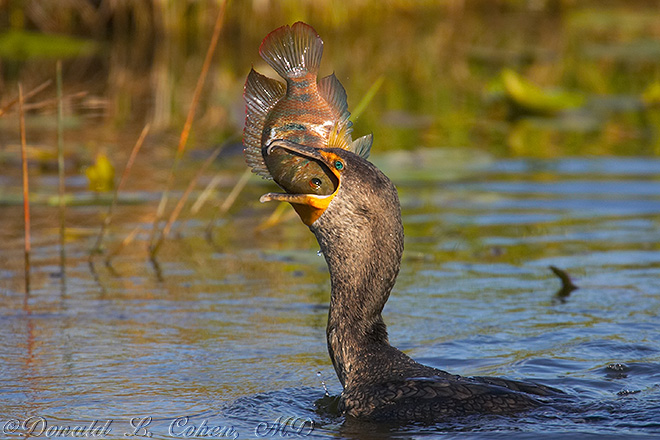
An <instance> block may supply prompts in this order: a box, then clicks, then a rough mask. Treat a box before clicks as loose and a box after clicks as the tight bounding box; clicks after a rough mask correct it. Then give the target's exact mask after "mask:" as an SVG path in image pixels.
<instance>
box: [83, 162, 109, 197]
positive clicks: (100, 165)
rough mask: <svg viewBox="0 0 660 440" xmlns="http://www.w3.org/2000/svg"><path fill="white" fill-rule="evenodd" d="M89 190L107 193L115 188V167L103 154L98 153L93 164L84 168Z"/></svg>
mask: <svg viewBox="0 0 660 440" xmlns="http://www.w3.org/2000/svg"><path fill="white" fill-rule="evenodd" d="M85 176H87V179H88V180H89V189H90V190H92V191H96V192H109V191H112V190H113V189H114V187H115V167H114V165H113V164H112V162H110V159H108V156H107V155H106V154H105V153H98V154H97V155H96V159H95V160H94V163H93V164H92V165H90V166H88V167H87V168H85Z"/></svg>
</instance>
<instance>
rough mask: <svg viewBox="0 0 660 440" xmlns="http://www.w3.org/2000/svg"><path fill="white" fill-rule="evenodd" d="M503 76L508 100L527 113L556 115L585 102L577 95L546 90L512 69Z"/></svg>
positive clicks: (505, 71) (504, 72)
mask: <svg viewBox="0 0 660 440" xmlns="http://www.w3.org/2000/svg"><path fill="white" fill-rule="evenodd" d="M501 76H502V82H503V84H504V90H505V92H506V96H507V98H509V100H510V101H512V102H513V104H514V105H516V107H517V108H518V109H519V110H521V111H523V112H525V113H531V114H540V115H554V114H557V113H559V112H561V111H564V110H567V109H572V108H576V107H580V106H582V105H583V104H584V101H585V99H584V96H582V95H579V94H577V93H571V92H567V91H562V90H557V91H554V90H544V89H542V88H540V87H539V86H537V85H536V84H534V83H532V82H531V81H529V80H527V79H525V78H523V77H522V76H521V75H519V74H518V73H516V72H514V71H513V70H511V69H504V70H503V71H502V74H501Z"/></svg>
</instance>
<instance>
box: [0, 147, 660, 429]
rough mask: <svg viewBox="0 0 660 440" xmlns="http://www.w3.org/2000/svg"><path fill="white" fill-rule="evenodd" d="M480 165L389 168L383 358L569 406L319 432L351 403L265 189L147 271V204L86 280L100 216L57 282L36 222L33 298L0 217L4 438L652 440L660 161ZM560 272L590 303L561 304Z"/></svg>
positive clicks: (325, 296)
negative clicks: (343, 400)
mask: <svg viewBox="0 0 660 440" xmlns="http://www.w3.org/2000/svg"><path fill="white" fill-rule="evenodd" d="M374 160H375V161H376V162H380V163H384V164H387V157H386V156H385V155H381V156H380V157H379V156H378V155H376V157H375V158H374ZM476 162H477V163H478V164H479V165H478V166H475V167H472V168H469V167H468V168H463V169H462V171H461V173H460V177H456V178H453V177H452V178H449V179H437V180H428V179H420V178H416V177H415V176H414V175H407V174H405V173H399V174H397V171H396V170H392V169H390V170H389V171H391V172H390V174H391V175H392V177H393V179H394V180H395V181H396V183H397V185H398V187H399V191H400V196H401V201H402V207H403V220H404V224H405V232H406V251H405V254H404V260H403V264H402V269H401V274H400V276H399V279H398V282H397V285H396V287H395V290H394V293H393V295H392V297H391V299H390V301H389V303H388V305H387V306H386V308H385V312H384V316H385V320H386V322H387V324H388V326H389V331H390V340H391V342H392V343H393V344H394V345H396V346H397V347H399V348H401V349H403V350H404V351H406V352H407V353H408V354H410V355H411V356H412V357H414V358H415V359H417V360H419V361H421V362H423V363H426V364H429V365H432V366H434V367H438V368H442V369H446V370H448V371H451V372H453V373H458V374H463V375H497V376H505V377H509V378H515V379H529V380H535V381H538V382H541V383H544V384H547V385H551V386H554V387H557V388H560V389H562V390H564V391H565V392H566V393H567V399H565V400H562V401H561V402H557V403H555V404H553V405H548V406H546V407H543V408H541V409H539V410H535V411H532V412H529V413H526V414H521V415H517V416H515V417H493V416H487V417H484V416H471V417H468V418H465V419H457V420H447V421H442V422H440V423H438V424H437V425H433V426H416V425H412V426H382V425H379V426H374V425H370V424H361V423H356V422H354V421H346V420H344V419H343V418H341V417H337V416H333V415H332V414H329V413H327V412H319V411H318V410H317V406H318V405H319V403H318V402H317V401H319V399H323V398H324V395H325V389H324V388H325V387H326V386H327V389H328V391H329V393H330V395H331V396H336V395H337V394H339V393H340V391H341V388H340V385H339V383H338V381H337V379H336V377H335V374H334V371H333V369H332V366H331V364H330V361H329V358H328V355H327V352H326V347H325V322H326V316H327V305H328V300H329V282H328V276H327V273H326V267H325V262H324V259H323V257H322V256H319V255H318V254H317V251H318V247H317V245H316V243H315V241H314V239H313V237H312V236H311V234H310V233H309V231H308V230H307V229H306V228H305V227H304V226H303V225H302V224H301V223H300V222H299V220H298V219H297V218H291V219H290V220H288V221H285V222H284V223H281V224H279V225H277V226H275V227H273V228H270V229H266V230H264V231H261V232H258V233H255V230H256V228H257V226H258V224H259V223H260V222H261V221H263V220H264V219H265V218H266V217H267V216H268V215H270V213H271V212H272V210H273V209H274V208H275V206H272V205H262V204H259V203H258V196H259V194H261V193H263V192H266V191H267V190H270V188H268V187H267V186H265V185H264V184H263V183H262V182H260V181H259V180H257V179H255V180H251V181H250V183H249V184H248V188H247V190H246V191H245V192H244V193H243V194H242V195H241V197H240V198H239V200H238V202H237V207H236V208H234V209H233V210H232V211H231V212H230V214H229V215H228V216H226V217H225V218H224V219H223V220H222V221H221V222H218V224H217V226H216V228H215V231H214V241H213V242H212V243H210V242H208V241H206V240H205V239H204V238H203V237H204V229H205V227H206V221H207V220H208V219H209V218H210V217H211V215H210V212H206V213H205V214H203V215H201V216H200V217H197V218H195V219H194V220H185V219H184V220H183V221H181V222H180V223H179V225H178V228H177V229H176V231H177V234H176V236H175V238H174V239H172V240H169V241H167V242H166V244H165V246H164V248H163V250H162V252H161V253H160V254H159V256H158V259H157V260H156V263H152V262H149V260H148V259H147V258H146V256H145V251H144V246H145V245H146V240H147V238H148V227H149V224H150V222H149V221H148V218H149V217H148V215H147V213H151V212H153V211H152V210H153V208H154V206H153V203H151V204H149V203H147V204H144V205H127V206H121V207H120V208H119V211H118V213H117V217H116V222H115V223H114V227H113V229H112V230H111V233H110V236H109V239H108V240H107V244H108V246H109V247H111V248H112V247H113V246H116V245H117V244H118V243H119V242H120V241H121V240H122V239H123V238H124V237H125V236H126V235H128V234H129V233H130V232H131V231H132V230H133V229H134V228H135V227H136V226H142V228H143V229H142V232H140V233H139V234H138V236H137V239H136V240H137V241H136V242H135V243H134V244H133V245H131V246H128V247H127V248H126V249H125V250H124V251H123V252H122V253H120V254H119V255H118V256H117V257H116V258H115V259H114V260H113V262H112V266H110V267H106V266H105V265H104V264H103V260H102V258H97V259H96V260H95V262H94V264H92V265H90V264H89V263H88V261H87V250H88V249H89V247H90V246H91V243H93V241H94V240H95V236H94V234H95V233H96V232H97V231H98V225H99V224H100V219H101V216H100V213H102V212H103V208H99V207H78V208H73V207H72V208H69V209H68V210H67V222H68V224H69V225H76V226H77V227H78V228H81V227H82V226H86V227H88V229H83V230H80V231H78V233H77V234H76V235H73V231H72V233H71V234H70V236H69V237H68V238H67V242H66V247H65V250H66V259H67V260H66V261H67V263H66V267H65V274H64V277H63V276H62V273H61V267H60V260H59V258H60V256H59V246H58V240H59V238H58V230H57V228H53V227H52V224H53V223H54V222H53V218H57V209H56V208H51V207H35V208H34V212H33V214H34V218H33V222H34V223H33V255H32V263H33V270H32V277H31V283H32V284H31V286H32V288H31V291H30V293H29V295H28V296H27V297H26V295H25V294H24V292H23V284H22V283H23V265H22V252H21V250H20V249H21V237H20V234H19V233H17V232H16V231H20V227H19V225H20V223H21V222H20V212H21V211H20V209H21V208H19V207H16V206H9V207H4V208H3V210H2V213H3V218H4V220H3V221H4V222H5V224H7V225H12V227H7V228H5V229H4V230H3V231H2V232H0V234H1V236H0V238H1V239H2V241H3V243H4V245H3V251H2V254H1V256H0V263H1V267H2V269H1V272H0V286H1V289H2V290H1V291H0V292H1V294H2V302H3V306H2V307H1V308H0V321H1V322H2V325H1V326H0V341H1V342H0V344H1V345H0V355H1V358H2V361H1V364H0V365H1V366H2V368H1V370H0V381H1V382H2V384H3V386H2V390H1V391H0V396H1V398H0V402H1V403H0V423H1V424H2V429H4V436H6V437H12V436H18V435H20V434H25V432H26V430H27V429H29V427H32V428H31V429H33V430H34V431H33V434H38V433H39V432H41V431H43V432H41V436H42V437H45V436H46V435H47V434H48V435H51V436H55V435H56V434H57V433H59V434H60V435H64V433H65V432H66V431H63V429H65V428H66V427H70V428H74V427H75V426H82V427H84V428H85V429H88V430H89V432H96V433H99V436H100V435H101V433H103V432H104V431H103V429H102V428H105V429H107V430H109V431H105V433H108V432H109V433H110V434H111V436H112V437H115V438H119V437H123V436H124V434H137V435H147V434H150V435H152V438H172V437H177V438H183V437H191V436H194V435H198V436H199V435H202V434H206V435H211V436H213V437H216V438H227V437H229V438H236V437H238V438H259V437H275V436H281V435H282V434H283V433H289V434H300V436H306V437H310V438H329V437H332V438H365V436H367V437H369V438H393V439H398V438H425V437H435V436H438V435H443V436H446V437H453V436H460V435H461V434H464V433H466V432H470V433H471V434H472V437H475V438H515V439H522V438H532V437H534V438H570V437H573V436H574V435H576V433H580V434H581V438H590V436H592V437H595V436H598V437H599V438H602V437H603V436H605V437H606V438H637V437H639V438H644V437H653V436H658V435H660V422H659V421H660V342H659V338H658V334H659V332H660V321H659V320H658V315H660V249H659V248H658V246H659V245H658V243H660V232H659V231H660V227H659V226H660V225H659V220H658V219H660V216H659V214H660V186H659V184H658V180H657V179H658V175H660V161H658V160H656V159H649V158H644V157H627V158H618V157H601V158H589V157H575V158H564V159H548V160H538V159H537V160H526V159H498V160H496V159H491V158H487V159H485V160H482V161H476ZM191 165H193V166H194V165H195V164H191ZM445 165H446V163H445ZM429 166H433V165H432V164H430V165H429ZM384 168H387V166H386V165H384ZM449 168H451V166H449ZM236 172H237V173H238V172H240V170H239V169H237V171H236ZM549 265H554V266H557V267H559V268H561V269H564V270H566V271H567V272H568V273H569V274H570V275H571V276H572V278H573V280H574V282H575V284H576V285H577V286H579V289H578V290H575V291H573V292H572V293H571V294H570V295H569V296H567V297H560V296H557V295H556V292H557V291H558V290H559V288H560V282H559V279H558V278H557V277H555V275H553V274H552V272H551V271H550V270H549V269H548V266H549ZM619 364H620V365H619ZM317 372H318V375H317ZM327 404H328V398H326V399H325V401H324V402H322V403H321V405H322V406H323V405H327ZM26 420H28V422H26V423H27V424H28V425H24V426H19V425H20V423H24V422H25V421H26ZM16 423H18V425H16ZM44 423H47V425H44ZM92 423H95V424H93V425H92V426H91V427H90V424H92ZM108 423H109V425H108ZM312 423H313V425H312ZM31 424H32V425H31ZM44 426H45V429H44ZM48 429H50V430H51V431H48ZM80 429H83V428H80ZM94 430H96V431H94ZM99 430H100V431H99ZM10 431H13V432H10ZM37 437H38V436H37Z"/></svg>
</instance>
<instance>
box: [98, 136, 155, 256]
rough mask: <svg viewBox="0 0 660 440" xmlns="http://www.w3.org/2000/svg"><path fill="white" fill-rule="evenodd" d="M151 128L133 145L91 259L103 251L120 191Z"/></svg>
mask: <svg viewBox="0 0 660 440" xmlns="http://www.w3.org/2000/svg"><path fill="white" fill-rule="evenodd" d="M149 128H150V124H147V125H145V126H144V128H143V129H142V132H141V133H140V137H138V140H137V141H136V142H135V145H133V149H132V150H131V155H130V156H129V157H128V161H127V162H126V166H125V167H124V171H123V172H122V173H121V178H120V179H119V184H118V185H117V188H115V192H114V194H113V195H112V203H110V208H108V214H107V215H106V216H105V219H103V224H101V230H100V231H99V235H98V237H97V238H96V243H95V244H94V247H92V249H91V250H90V253H89V256H90V258H91V256H92V254H93V253H95V252H100V251H101V245H102V244H103V238H104V236H105V231H106V230H107V229H108V227H109V226H110V223H111V222H112V214H113V212H114V210H115V207H116V206H117V200H118V199H119V191H121V190H122V188H123V187H124V182H125V181H126V177H127V176H128V173H129V172H130V171H131V169H132V168H133V163H134V162H135V158H136V157H137V154H138V152H139V151H140V148H142V144H143V143H144V140H145V139H146V137H147V134H149Z"/></svg>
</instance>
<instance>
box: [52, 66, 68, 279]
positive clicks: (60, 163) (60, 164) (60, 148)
mask: <svg viewBox="0 0 660 440" xmlns="http://www.w3.org/2000/svg"><path fill="white" fill-rule="evenodd" d="M55 83H56V86H55V87H56V89H57V177H58V179H57V180H58V187H57V193H58V196H59V213H60V275H61V277H62V282H63V283H64V280H65V277H66V251H65V247H64V241H65V235H66V203H65V201H64V193H65V191H66V185H65V181H64V128H63V119H64V106H63V104H62V61H59V60H58V61H57V63H56V64H55Z"/></svg>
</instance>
